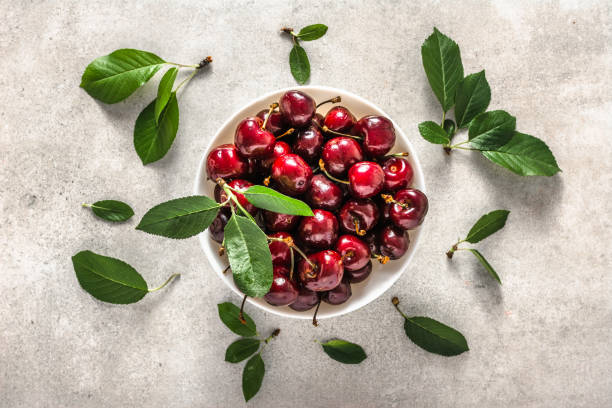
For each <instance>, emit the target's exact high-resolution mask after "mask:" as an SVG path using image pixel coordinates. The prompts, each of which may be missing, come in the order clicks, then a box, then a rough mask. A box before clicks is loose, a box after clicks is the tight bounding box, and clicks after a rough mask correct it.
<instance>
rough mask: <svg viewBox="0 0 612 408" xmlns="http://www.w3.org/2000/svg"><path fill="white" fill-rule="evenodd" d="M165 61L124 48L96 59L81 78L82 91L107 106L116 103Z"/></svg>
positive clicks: (144, 81)
mask: <svg viewBox="0 0 612 408" xmlns="http://www.w3.org/2000/svg"><path fill="white" fill-rule="evenodd" d="M164 63H165V61H164V60H163V59H161V58H159V57H158V56H157V55H155V54H152V53H150V52H146V51H140V50H134V49H130V48H124V49H120V50H116V51H113V52H112V53H110V54H109V55H105V56H104V57H100V58H96V59H95V60H93V61H92V62H91V63H90V64H89V65H88V66H87V68H85V72H83V76H82V78H81V88H83V89H85V91H86V92H87V93H88V94H89V95H91V96H92V97H93V98H96V99H98V100H100V101H102V102H104V103H117V102H119V101H122V100H124V99H125V98H127V97H128V96H130V95H131V94H132V93H133V92H134V91H135V90H137V89H138V88H140V87H141V86H143V85H144V84H145V83H146V82H147V81H148V80H149V79H151V77H152V76H153V75H155V73H156V72H157V71H158V70H159V69H160V68H161V67H162V65H163V64H164Z"/></svg>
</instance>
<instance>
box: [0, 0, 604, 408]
mask: <svg viewBox="0 0 612 408" xmlns="http://www.w3.org/2000/svg"><path fill="white" fill-rule="evenodd" d="M129 3H130V2H125V1H87V2H80V1H72V2H36V1H33V2H31V1H27V2H26V1H19V0H18V1H8V0H2V1H0V15H2V16H3V18H2V20H3V23H2V24H1V25H0V67H1V68H2V75H1V76H0V88H1V90H2V92H0V106H1V108H0V144H1V146H0V153H1V163H0V200H1V203H2V205H1V206H0V261H1V267H0V293H1V295H0V406H1V407H7V408H8V407H119V406H121V407H235V406H242V405H243V399H242V395H241V391H240V384H241V370H242V366H241V365H231V364H229V363H225V362H224V361H223V355H224V350H225V348H226V346H227V345H228V344H229V343H231V342H232V341H233V340H234V339H235V336H234V335H233V334H231V333H230V332H229V331H228V330H227V329H225V327H224V326H223V325H222V324H221V322H220V321H219V319H218V317H217V312H216V304H217V303H219V302H222V301H227V300H230V301H233V302H238V301H239V299H238V298H237V297H236V296H234V295H233V294H232V293H230V291H229V290H228V289H227V288H226V287H225V286H224V285H223V284H222V283H221V281H220V280H219V279H218V278H217V277H216V276H215V275H214V273H213V272H212V271H211V270H210V268H209V265H208V263H207V261H206V259H205V258H204V256H203V253H202V251H201V250H200V247H199V243H198V241H197V239H190V240H185V241H179V242H176V241H171V240H167V239H162V238H154V237H151V236H145V235H144V234H143V233H140V232H137V231H135V230H134V228H133V227H134V226H135V224H136V222H137V219H138V216H140V215H142V214H143V213H144V212H145V211H146V210H147V209H148V208H150V207H151V206H152V205H154V204H156V203H159V202H161V201H165V200H167V199H170V198H173V197H178V196H181V195H185V194H189V193H190V192H191V190H192V181H193V176H194V172H195V170H196V167H197V164H198V161H199V159H200V155H201V152H202V150H203V149H204V147H205V145H206V143H207V141H208V140H209V138H210V137H211V136H212V135H213V133H214V131H215V129H216V128H217V127H218V126H219V125H220V124H221V123H222V122H223V121H224V120H225V119H226V118H227V117H228V115H230V114H231V113H232V112H233V111H234V110H235V109H237V108H238V107H240V106H242V105H244V104H245V103H247V102H248V101H249V100H251V99H252V98H254V97H257V96H258V95H261V94H263V93H265V92H268V91H270V90H273V89H276V88H280V87H286V86H291V85H293V84H294V81H293V79H292V77H291V76H290V73H289V67H288V63H287V58H288V53H289V49H290V43H289V41H287V39H286V38H282V37H281V36H280V35H279V34H278V29H279V28H280V27H281V26H282V25H294V26H296V27H300V26H302V25H306V24H310V23H315V22H324V23H326V24H328V25H329V27H330V29H329V32H328V34H327V35H326V36H325V37H324V38H323V39H322V40H319V41H317V42H313V43H307V44H305V47H306V49H307V50H308V52H309V54H310V56H311V62H312V78H311V83H312V84H323V85H330V86H335V87H340V88H345V89H348V90H350V91H353V92H355V93H357V94H359V95H362V96H364V97H365V98H367V99H369V100H371V101H373V102H375V103H377V104H379V105H380V106H381V107H382V108H383V109H385V110H386V111H387V112H389V114H390V115H392V116H393V118H394V119H395V120H396V121H397V122H398V123H399V124H400V126H402V128H403V129H405V130H406V131H407V133H408V134H409V135H410V136H411V137H412V142H413V143H414V145H415V146H416V148H417V150H418V151H419V154H420V157H421V160H422V162H423V164H424V167H425V171H426V180H427V183H428V189H429V196H430V202H431V207H430V212H429V216H428V219H427V228H426V230H425V234H424V236H423V239H422V242H421V247H420V248H419V250H418V253H417V256H416V257H415V260H414V263H413V264H412V265H411V266H410V268H409V270H408V271H407V272H406V273H405V274H404V275H403V277H402V279H401V280H400V281H399V282H398V283H397V284H396V285H395V286H394V287H393V288H392V289H391V290H390V291H389V292H388V293H386V294H385V295H383V296H382V297H380V298H379V299H378V300H377V301H375V302H373V303H372V304H370V305H369V306H368V307H365V308H363V309H361V310H359V311H358V312H355V313H352V314H350V315H348V316H344V317H341V318H337V319H332V320H327V321H324V322H323V324H322V325H321V326H320V327H319V328H313V327H311V325H310V323H309V322H307V321H294V320H287V319H283V318H279V317H276V316H272V315H268V314H266V313H262V312H260V311H258V310H255V309H253V308H251V310H249V312H250V314H251V315H252V316H253V317H254V319H255V320H256V321H257V322H258V324H259V327H260V328H261V331H262V332H264V333H268V332H269V331H271V330H272V329H274V328H276V327H280V328H281V329H282V330H283V332H282V333H281V335H280V337H279V338H278V339H277V340H276V341H274V342H273V344H271V345H270V346H269V347H268V348H267V349H266V351H265V352H264V360H265V362H266V367H267V374H266V377H265V379H264V384H263V387H262V390H261V391H260V393H259V394H258V395H257V396H256V397H255V398H254V399H253V400H252V401H251V403H250V405H251V406H257V407H265V406H268V407H269V406H278V407H290V406H309V407H329V406H335V407H410V406H419V407H470V406H478V407H493V406H495V407H519V406H521V407H558V406H562V407H604V406H608V407H609V406H612V296H611V295H612V277H611V269H612V268H611V267H612V264H611V262H610V243H611V242H612V234H611V233H610V229H611V227H612V223H611V219H610V214H612V204H611V202H612V200H611V198H612V164H611V163H612V162H611V157H612V147H611V143H610V140H611V139H610V138H611V137H612V132H611V129H612V116H611V115H610V112H612V97H611V96H610V94H611V92H612V86H611V85H610V77H611V76H612V72H611V69H610V67H611V63H612V56H611V52H610V41H612V32H611V27H610V25H611V22H612V20H611V17H612V15H611V6H610V3H609V2H607V1H599V2H592V1H546V2H528V1H507V2H491V3H490V2H486V1H467V2H451V3H445V2H433V1H419V2H405V3H399V2H384V1H380V2H370V1H357V2H349V1H333V2H325V3H318V2H308V3H307V2H298V1H288V2H278V1H266V2H263V1H262V2H257V3H256V2H253V1H248V2H242V3H236V4H235V5H230V4H228V2H224V1H206V2H201V1H191V2H173V1H167V2H153V1H151V2H138V3H136V2H133V3H132V4H129ZM434 25H435V26H437V27H438V28H439V29H440V30H442V31H443V32H445V33H447V34H449V35H450V36H451V37H452V38H454V39H455V40H456V41H458V42H459V44H460V46H461V51H462V57H463V62H464V65H465V69H466V72H475V71H477V70H480V69H482V68H486V72H487V78H488V80H489V82H490V84H491V88H492V94H493V99H492V103H491V108H503V109H506V110H508V111H510V112H511V113H513V114H514V115H516V116H517V118H518V127H519V129H521V130H523V131H525V132H528V133H532V134H534V135H537V136H539V137H541V138H543V139H544V140H545V141H546V142H547V143H548V144H549V146H550V147H551V149H552V150H553V151H554V153H555V155H556V157H557V159H558V161H559V164H560V166H561V168H562V169H563V173H561V174H559V175H557V176H555V177H552V178H520V177H518V176H515V175H513V174H511V173H509V172H507V171H505V170H503V169H501V168H498V167H496V166H494V165H492V164H490V163H489V162H487V161H486V160H485V159H484V158H482V157H479V155H478V154H471V152H463V151H462V152H456V153H453V155H452V157H446V156H445V155H443V154H442V152H441V150H440V148H438V147H435V146H433V145H430V144H428V143H426V142H425V141H423V140H422V139H421V138H420V137H419V136H418V133H417V126H416V125H417V124H418V123H419V122H421V121H424V120H430V119H436V120H437V119H438V118H439V117H440V110H439V108H438V105H437V103H436V101H435V100H434V97H433V94H432V93H431V91H430V89H429V86H428V84H427V82H426V79H425V75H424V73H423V69H422V67H421V60H420V52H419V49H420V45H421V43H422V41H423V39H424V38H425V37H426V36H427V35H428V34H429V33H430V32H431V30H432V27H433V26H434ZM122 47H134V48H140V49H145V50H150V51H154V52H156V53H158V54H159V55H161V56H163V57H165V58H167V59H169V60H174V61H178V62H184V63H196V62H197V61H198V60H199V59H200V58H202V57H204V56H206V55H208V54H210V55H213V57H214V59H215V62H214V64H213V68H212V70H211V71H210V72H209V73H207V74H204V75H201V76H199V77H197V79H196V80H194V81H193V82H192V83H191V84H190V85H189V86H188V88H187V89H186V91H185V92H184V93H183V95H181V98H180V101H179V104H180V109H181V123H180V130H179V135H178V137H177V140H176V142H175V144H174V146H173V148H172V150H171V152H170V153H169V154H168V156H167V157H166V158H165V159H163V160H162V161H160V162H158V163H155V164H153V165H150V166H146V167H143V166H142V165H141V164H140V161H139V160H138V157H137V155H136V153H135V152H134V149H133V147H132V127H133V124H134V120H135V119H136V116H137V114H138V112H139V111H140V110H141V109H142V108H143V106H145V105H146V104H147V103H148V102H149V101H150V100H151V99H152V97H153V95H154V92H155V86H146V87H145V88H144V89H142V90H141V91H139V92H137V93H136V94H135V95H134V96H133V97H131V98H130V99H129V100H127V101H126V102H124V103H120V104H117V105H113V106H104V105H102V104H100V103H97V102H96V101H94V100H93V99H92V98H90V97H89V96H88V95H87V94H86V93H85V92H84V91H82V90H81V89H79V87H78V84H79V81H80V75H81V73H82V71H83V69H84V68H85V66H86V65H87V63H88V62H89V61H91V60H92V59H93V58H95V57H97V56H100V55H103V54H105V53H108V52H110V51H112V50H114V49H117V48H122ZM111 197H112V198H117V199H122V200H125V201H127V202H129V203H131V204H132V205H133V207H134V209H135V210H136V213H137V217H135V219H134V220H131V221H130V222H128V223H126V224H124V225H109V224H106V223H104V222H101V221H98V220H96V219H95V218H94V217H93V216H92V215H91V214H90V213H89V212H88V211H87V210H84V209H81V208H80V204H81V203H82V202H92V201H94V200H98V199H105V198H111ZM496 208H507V209H510V210H511V211H512V214H511V216H510V219H509V221H508V224H507V226H506V228H505V229H504V230H503V231H501V232H500V233H498V234H497V235H495V236H494V237H492V238H490V239H489V240H487V241H485V242H483V243H482V244H481V245H479V247H480V248H481V250H482V252H483V253H485V254H486V255H487V257H488V258H489V260H490V261H491V263H492V264H493V265H494V266H495V267H496V268H497V270H498V272H499V273H500V275H501V277H502V279H503V282H504V285H503V286H501V287H500V286H498V285H497V284H496V283H495V282H494V281H492V280H491V279H490V278H489V277H488V276H487V275H486V274H485V273H484V272H483V270H482V269H481V267H480V266H479V265H478V264H477V263H476V261H475V260H474V259H472V258H471V257H470V256H467V254H459V255H457V256H456V257H455V259H454V260H453V261H452V263H449V262H448V261H447V259H446V257H445V256H444V251H446V249H447V248H448V246H449V245H450V244H452V242H454V240H455V239H456V238H457V237H458V236H459V235H461V234H463V233H465V232H466V231H467V230H468V229H469V227H470V226H471V224H472V223H473V222H474V220H475V219H476V218H478V216H480V215H481V214H483V213H484V212H487V211H489V210H492V209H496ZM82 249H91V250H94V251H96V252H101V253H105V254H108V255H113V256H116V257H118V258H121V259H124V260H126V261H127V262H129V263H131V264H132V265H133V266H135V267H136V268H137V269H138V270H139V271H140V272H141V273H142V274H143V275H144V277H145V278H146V279H147V281H149V282H151V283H152V284H157V283H158V282H162V280H163V279H165V277H166V276H168V275H169V274H170V273H173V272H181V273H182V274H183V276H182V278H181V279H180V280H179V281H177V282H175V283H174V284H173V285H171V286H170V287H169V288H168V289H167V290H165V291H163V292H159V293H156V294H153V295H151V296H148V297H147V298H145V299H144V300H143V301H142V302H140V303H138V304H135V305H131V306H109V305H106V304H102V303H100V302H98V301H96V300H94V299H93V298H92V297H90V296H89V295H88V294H87V293H85V292H84V291H83V290H81V288H80V287H79V286H78V283H77V281H76V279H75V275H74V272H73V269H72V265H71V262H70V257H71V256H72V255H73V254H75V253H76V252H78V251H79V250H82ZM392 295H398V296H400V297H401V299H402V305H403V307H404V310H406V312H408V313H411V314H421V315H428V316H431V317H434V318H437V319H439V320H441V321H443V322H446V323H447V324H450V325H452V326H454V327H456V328H457V329H459V330H461V331H462V332H463V333H464V334H465V336H466V337H467V339H468V342H469V345H470V348H471V350H470V351H469V352H468V353H465V354H463V355H461V356H459V357H456V358H443V357H439V356H436V355H432V354H428V353H426V352H424V351H422V350H421V349H419V348H417V347H415V346H414V345H413V344H412V343H411V342H410V341H408V340H407V338H406V337H405V335H404V332H403V329H402V320H401V318H400V316H399V315H398V314H397V313H396V312H395V311H394V310H393V308H392V306H391V303H390V301H389V300H390V298H391V296H392ZM335 336H338V337H341V338H346V339H349V340H352V341H355V342H357V343H359V344H361V345H363V346H364V348H365V349H366V351H367V352H368V354H369V358H368V359H367V360H366V361H364V362H363V363H362V364H361V365H359V366H355V367H351V366H342V365H340V364H338V363H336V362H334V361H331V360H329V359H328V358H327V357H326V356H325V355H324V354H323V353H322V352H321V351H320V349H319V347H318V346H317V345H316V344H315V343H314V342H313V340H314V339H327V338H330V337H335Z"/></svg>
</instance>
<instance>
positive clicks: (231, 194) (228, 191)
mask: <svg viewBox="0 0 612 408" xmlns="http://www.w3.org/2000/svg"><path fill="white" fill-rule="evenodd" d="M217 184H219V185H220V186H221V187H222V188H223V191H225V193H226V194H227V196H228V198H230V199H231V200H232V201H233V202H234V204H236V207H238V208H239V209H240V211H242V212H243V213H244V215H246V217H247V218H249V219H250V220H251V221H253V222H254V223H257V222H256V221H255V218H253V216H252V215H251V213H250V212H248V211H247V210H246V209H245V208H244V207H243V206H242V204H240V201H238V197H236V194H234V192H236V193H238V194H240V193H241V192H240V191H238V190H236V189H235V188H233V187H230V186H228V185H227V183H226V182H225V180H223V179H222V178H218V179H217ZM230 208H232V206H231V205H230ZM232 212H233V210H232Z"/></svg>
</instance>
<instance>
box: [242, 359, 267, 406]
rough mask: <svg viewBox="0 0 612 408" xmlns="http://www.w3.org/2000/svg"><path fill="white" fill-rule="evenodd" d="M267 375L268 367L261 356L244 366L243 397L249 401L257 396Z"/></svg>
mask: <svg viewBox="0 0 612 408" xmlns="http://www.w3.org/2000/svg"><path fill="white" fill-rule="evenodd" d="M265 373H266V367H265V365H264V362H263V360H262V359H261V355H260V354H255V355H254V356H253V357H251V359H250V360H249V361H247V363H246V365H245V366H244V371H242V395H244V400H245V401H248V400H250V399H251V398H253V397H254V396H255V394H257V392H258V391H259V389H260V388H261V383H262V381H263V378H264V374H265Z"/></svg>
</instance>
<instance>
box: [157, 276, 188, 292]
mask: <svg viewBox="0 0 612 408" xmlns="http://www.w3.org/2000/svg"><path fill="white" fill-rule="evenodd" d="M177 276H181V274H180V273H173V274H172V275H170V277H169V278H168V279H166V281H165V282H164V283H163V284H162V285H161V286H159V287H157V288H155V289H149V292H155V291H156V290H160V289H163V288H164V286H166V285H167V284H169V283H170V282H172V280H173V279H174V278H176V277H177Z"/></svg>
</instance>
